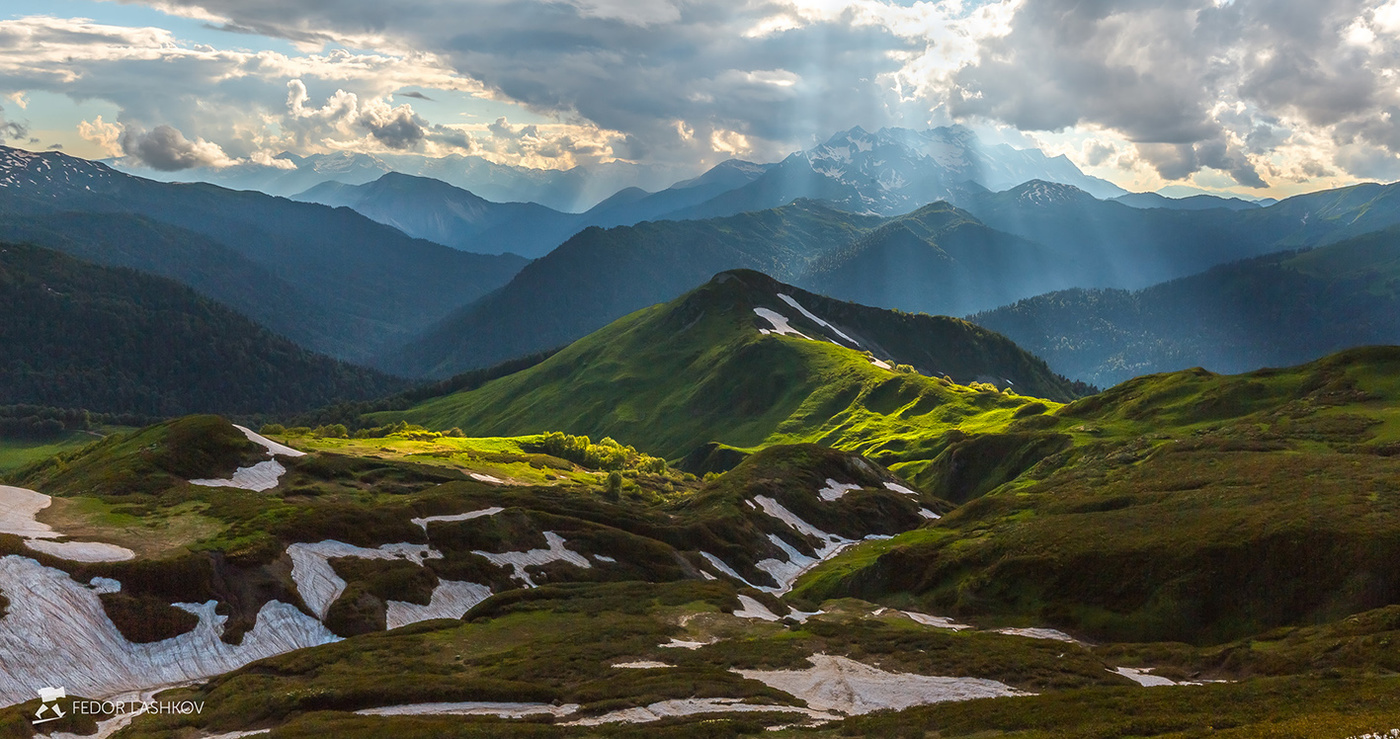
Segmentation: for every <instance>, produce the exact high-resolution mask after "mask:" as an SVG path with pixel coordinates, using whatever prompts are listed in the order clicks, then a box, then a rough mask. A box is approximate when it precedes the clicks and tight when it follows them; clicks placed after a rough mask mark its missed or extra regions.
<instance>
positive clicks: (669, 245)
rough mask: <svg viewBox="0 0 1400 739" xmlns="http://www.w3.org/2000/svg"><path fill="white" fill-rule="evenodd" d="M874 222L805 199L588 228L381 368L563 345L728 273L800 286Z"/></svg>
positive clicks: (442, 364) (429, 370)
mask: <svg viewBox="0 0 1400 739" xmlns="http://www.w3.org/2000/svg"><path fill="white" fill-rule="evenodd" d="M876 222H877V219H875V218H871V217H860V216H852V215H850V214H848V213H842V212H840V211H836V210H832V209H830V208H828V207H825V206H823V205H820V204H817V203H810V202H799V203H794V204H792V205H790V206H787V207H785V208H778V209H774V210H770V211H762V212H757V213H745V214H743V215H739V216H733V217H730V218H721V219H713V220H708V221H700V222H677V221H662V222H648V223H641V224H638V225H637V226H632V227H620V228H614V229H609V230H607V231H604V230H602V229H597V228H590V229H588V230H586V231H583V232H582V233H580V234H578V235H576V236H574V237H573V238H571V239H569V240H568V241H567V242H565V243H564V244H563V245H561V246H560V247H559V248H558V249H555V250H554V251H553V252H551V253H550V254H548V255H546V256H545V257H543V258H541V259H539V260H537V261H535V262H533V263H531V264H530V265H529V266H527V267H526V268H525V269H523V270H521V272H520V274H519V275H516V277H515V278H514V279H512V280H511V282H510V284H508V285H506V286H505V287H504V288H502V289H501V290H499V291H497V292H495V293H493V294H491V295H489V296H487V297H485V298H483V299H482V300H480V301H478V302H477V303H475V304H473V305H471V306H469V307H467V308H465V309H463V310H462V311H460V312H458V313H457V314H456V315H454V316H451V317H449V318H448V319H446V320H444V321H443V322H442V323H441V324H439V325H438V326H436V327H434V328H433V329H432V330H431V331H430V332H427V333H426V334H425V335H424V336H422V337H420V338H418V339H417V340H415V341H413V342H412V343H410V344H409V345H408V346H407V347H405V348H403V349H395V350H394V351H392V352H390V353H388V354H387V355H385V356H384V357H382V358H381V360H380V365H381V366H383V367H385V368H388V369H390V370H392V371H397V372H400V373H403V374H407V375H429V376H446V375H451V374H453V373H456V372H460V371H463V370H466V369H473V368H477V367H486V366H490V365H493V364H496V363H498V362H500V361H503V360H506V359H510V358H512V357H518V356H522V355H525V354H530V353H533V352H537V351H542V350H545V349H552V348H555V347H559V346H563V345H564V344H567V343H569V342H570V341H573V340H574V339H577V338H579V337H580V336H583V335H585V334H587V333H588V332H590V331H593V330H595V329H598V328H601V327H603V326H605V325H607V323H608V322H609V321H612V320H614V319H616V318H619V317H621V316H624V315H626V314H628V313H631V312H632V311H635V310H638V309H640V308H645V307H646V306H649V305H654V304H656V303H660V302H664V301H667V300H671V299H672V298H675V297H676V296H677V295H680V294H681V293H683V292H685V291H686V290H689V289H691V288H692V287H694V286H695V285H697V284H699V283H701V282H704V281H705V280H707V279H709V278H710V277H712V276H713V275H714V274H715V273H716V272H721V271H723V270H726V269H735V268H740V267H746V268H750V269H758V270H763V271H767V272H771V273H773V274H774V275H777V276H778V277H779V278H783V279H792V278H793V277H795V276H796V275H798V274H800V272H801V270H802V269H803V267H804V266H805V265H806V263H807V262H808V261H809V260H811V259H812V258H814V257H815V256H817V255H819V254H822V253H824V252H826V251H829V250H831V249H834V248H836V247H837V246H840V245H842V244H844V243H846V242H848V241H849V240H850V239H851V238H852V237H854V236H855V235H856V234H858V233H860V232H861V231H863V230H864V229H866V228H868V227H870V226H871V225H874V224H875V223H876Z"/></svg>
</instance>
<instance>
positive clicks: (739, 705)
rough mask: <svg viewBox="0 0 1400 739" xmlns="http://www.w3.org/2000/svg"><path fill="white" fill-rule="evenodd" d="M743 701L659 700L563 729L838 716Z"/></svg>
mask: <svg viewBox="0 0 1400 739" xmlns="http://www.w3.org/2000/svg"><path fill="white" fill-rule="evenodd" d="M742 701H743V699H742V698H684V699H680V700H667V701H658V702H656V703H652V704H650V705H647V706H643V707H639V708H623V709H620V710H617V711H612V712H610V713H605V714H603V715H601V716H592V717H589V718H581V719H578V720H576V721H570V722H569V723H567V724H564V725H565V726H597V725H599V724H613V723H629V724H641V723H647V722H651V721H660V720H661V719H664V718H675V717H678V716H694V715H697V714H702V713H755V712H781V713H800V714H802V715H804V716H807V717H808V718H811V719H816V720H819V721H836V720H838V719H840V718H841V717H840V716H837V715H834V714H831V713H826V712H824V711H814V710H812V709H810V708H798V707H796V706H765V705H758V704H755V703H743V702H742Z"/></svg>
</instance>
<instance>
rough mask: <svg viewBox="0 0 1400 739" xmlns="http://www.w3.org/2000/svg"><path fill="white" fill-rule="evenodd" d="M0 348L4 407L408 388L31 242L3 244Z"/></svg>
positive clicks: (267, 403) (183, 402) (191, 408)
mask: <svg viewBox="0 0 1400 739" xmlns="http://www.w3.org/2000/svg"><path fill="white" fill-rule="evenodd" d="M0 346H3V347H4V353H3V355H0V405H11V404H29V405H39V406H51V407H60V408H85V409H87V410H90V411H94V412H98V413H117V414H138V415H143V416H173V415H183V414H187V413H196V412H209V411H218V412H223V413H259V412H267V413H285V412H290V411H295V410H302V409H309V408H314V407H317V406H320V405H325V404H327V403H333V402H339V401H349V400H361V399H368V398H373V397H378V396H382V395H385V394H387V393H390V392H393V391H394V390H396V389H399V388H401V387H402V386H403V382H402V381H400V380H397V379H395V378H392V377H389V376H387V375H384V374H381V373H379V372H376V371H373V370H369V369H364V368H361V367H355V366H353V365H349V364H345V363H343V362H339V361H336V360H334V359H331V358H329V357H326V356H323V355H319V354H312V353H311V352H308V351H306V350H305V349H302V348H300V347H298V346H297V345H295V344H293V343H292V342H291V341H288V340H287V339H284V338H282V337H280V336H277V335H275V334H273V333H272V332H270V331H268V330H267V329H264V328H262V327H261V326H258V325H257V324H255V323H253V322H252V321H251V320H249V319H247V318H245V317H243V316H242V315H239V314H238V313H235V312H234V311H232V310H230V309H228V308H225V307H224V306H222V305H219V304H218V303H214V302H213V301H210V300H208V299H206V298H202V297H200V296H198V295H197V294H195V293H194V291H192V290H190V289H189V288H187V287H184V286H181V285H179V284H176V283H174V282H172V281H170V280H166V279H163V278H159V277H153V276H150V275H145V274H141V273H138V272H135V271H133V270H129V269H119V268H111V267H99V266H97V265H93V264H89V263H86V262H82V261H79V260H77V259H73V258H71V257H68V256H65V255H63V254H60V253H58V252H55V251H51V250H48V249H42V248H39V247H35V246H27V245H16V244H3V245H0Z"/></svg>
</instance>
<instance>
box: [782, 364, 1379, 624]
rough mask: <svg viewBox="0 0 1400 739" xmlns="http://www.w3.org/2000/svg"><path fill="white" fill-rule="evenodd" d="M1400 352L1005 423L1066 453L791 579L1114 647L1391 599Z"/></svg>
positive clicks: (827, 591)
mask: <svg viewBox="0 0 1400 739" xmlns="http://www.w3.org/2000/svg"><path fill="white" fill-rule="evenodd" d="M1397 378H1400V349H1395V348H1377V349H1363V350H1355V351H1351V352H1346V353H1343V354H1341V355H1337V356H1334V357H1330V358H1328V359H1325V360H1322V361H1319V362H1316V363H1313V364H1310V365H1305V366H1302V367H1299V368H1295V369H1292V370H1269V371H1261V372H1256V373H1252V374H1249V375H1241V376H1235V377H1220V376H1215V375H1211V374H1210V373H1207V372H1203V371H1189V372H1181V373H1173V374H1166V375H1153V376H1148V377H1144V378H1139V379H1137V380H1134V381H1131V382H1128V383H1124V384H1123V385H1120V386H1118V387H1116V388H1113V389H1112V390H1109V391H1107V392H1105V393H1103V394H1101V395H1097V396H1092V397H1090V398H1086V399H1084V400H1081V401H1079V402H1077V403H1074V404H1071V405H1069V406H1066V407H1064V408H1062V409H1060V410H1059V411H1058V412H1056V413H1054V414H1051V415H1045V416H1037V417H1034V418H1030V419H1026V420H1023V421H1021V422H1019V424H1017V425H1014V426H1013V427H1012V428H1013V430H1016V431H1018V432H1021V433H1024V434H1028V435H1030V436H1034V435H1037V434H1039V435H1059V436H1067V437H1069V439H1070V440H1071V441H1072V445H1071V446H1070V447H1069V448H1067V449H1065V450H1064V451H1061V452H1059V453H1057V454H1054V455H1053V456H1050V457H1048V458H1046V459H1044V460H1042V461H1040V462H1039V463H1038V464H1036V466H1034V467H1032V468H1031V469H1030V471H1029V472H1027V473H1025V474H1023V475H1021V476H1019V477H1017V478H1016V479H1014V480H1012V481H1011V482H1009V483H1006V484H1004V485H1002V486H1000V487H998V488H997V489H995V490H994V491H993V492H991V493H989V494H986V495H984V496H982V497H980V498H977V499H976V500H974V501H973V502H972V503H970V504H968V505H965V506H963V507H961V508H959V509H958V510H957V511H955V512H954V513H952V514H951V515H949V516H947V517H945V518H944V519H943V520H942V521H940V522H939V523H938V525H936V526H933V527H930V528H926V529H923V530H920V531H917V532H912V533H910V534H905V535H902V536H900V537H897V538H896V539H894V540H892V541H890V542H884V543H882V544H881V545H880V547H878V549H874V550H873V551H872V550H871V549H867V550H866V551H863V552H856V553H853V554H852V555H851V557H859V559H858V560H852V561H844V562H843V561H841V560H840V559H838V560H837V561H833V562H832V563H830V564H828V565H826V566H825V567H823V568H820V569H819V570H818V571H816V572H814V573H812V574H811V575H809V576H808V577H807V579H805V580H804V581H803V582H802V583H799V586H798V589H797V591H796V592H797V593H798V594H799V595H801V596H803V597H806V598H809V599H813V600H820V599H821V598H825V597H830V596H832V595H838V594H852V595H860V596H864V597H872V598H874V597H879V598H885V599H889V600H891V601H896V602H907V603H919V604H921V605H923V606H924V607H926V608H933V609H937V610H938V611H949V612H952V613H956V614H960V615H964V616H969V617H978V618H982V619H985V620H986V621H987V622H989V623H1012V622H1015V623H1033V624H1038V623H1046V622H1049V623H1052V624H1057V625H1059V626H1061V627H1064V628H1069V629H1072V630H1078V631H1080V632H1082V633H1088V634H1092V635H1095V636H1097V637H1099V638H1109V639H1114V640H1160V639H1174V640H1181V641H1192V642H1198V643H1210V642H1219V641H1223V640H1228V639H1231V638H1235V637H1238V636H1241V635H1246V634H1254V633H1258V632H1260V631H1263V630H1265V629H1268V628H1270V627H1273V626H1278V625H1284V624H1297V623H1314V622H1324V621H1328V620H1332V619H1336V618H1339V617H1341V616H1345V615H1347V614H1349V613H1354V612H1357V611H1360V610H1364V609H1367V608H1374V607H1378V606H1381V605H1385V604H1389V603H1394V602H1397V601H1400V576H1398V575H1397V574H1396V572H1395V570H1394V567H1393V566H1392V565H1391V563H1393V562H1394V561H1396V559H1397V558H1400V485H1397V483H1396V481H1397V480H1400V457H1397V456H1396V451H1397V450H1400V411H1397V410H1396V407H1397V401H1400V380H1397Z"/></svg>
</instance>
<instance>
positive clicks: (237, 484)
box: [190, 424, 306, 492]
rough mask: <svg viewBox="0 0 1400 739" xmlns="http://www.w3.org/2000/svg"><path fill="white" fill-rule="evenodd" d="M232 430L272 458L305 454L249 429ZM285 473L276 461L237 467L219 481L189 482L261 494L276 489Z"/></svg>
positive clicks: (283, 468)
mask: <svg viewBox="0 0 1400 739" xmlns="http://www.w3.org/2000/svg"><path fill="white" fill-rule="evenodd" d="M233 427H234V428H236V429H238V430H239V431H242V432H243V435H244V436H246V437H248V440H249V441H251V442H254V443H256V444H261V445H262V447H263V448H264V449H266V450H267V453H268V454H270V455H272V456H274V457H278V456H281V457H304V456H306V452H301V451H297V450H296V449H293V448H291V447H289V446H287V445H286V444H279V443H277V442H275V441H273V440H272V439H269V438H267V437H266V436H263V435H261V434H259V433H257V432H255V431H253V430H252V429H250V428H247V427H245V426H239V425H238V424H234V426H233ZM286 473H287V468H286V467H283V466H282V464H281V463H280V462H278V461H277V460H276V459H270V460H268V461H266V462H258V463H257V464H255V465H253V466H252V467H239V468H238V469H237V470H235V471H234V473H233V477H230V478H227V479H219V480H210V479H202V480H190V484H191V485H201V486H203V487H210V488H240V489H242V490H252V491H254V492H262V491H264V490H271V489H273V488H275V487H277V483H278V482H279V481H280V480H281V479H282V475H285V474H286Z"/></svg>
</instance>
